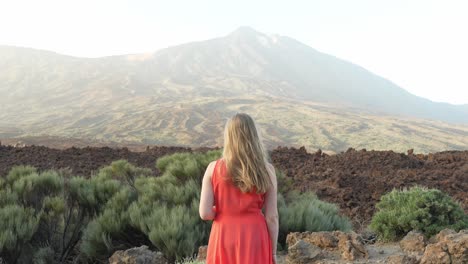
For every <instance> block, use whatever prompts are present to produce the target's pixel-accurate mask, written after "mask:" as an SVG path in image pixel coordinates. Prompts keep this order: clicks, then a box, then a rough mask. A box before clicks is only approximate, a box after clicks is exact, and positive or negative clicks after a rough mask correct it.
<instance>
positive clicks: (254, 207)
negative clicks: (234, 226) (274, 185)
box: [211, 159, 265, 215]
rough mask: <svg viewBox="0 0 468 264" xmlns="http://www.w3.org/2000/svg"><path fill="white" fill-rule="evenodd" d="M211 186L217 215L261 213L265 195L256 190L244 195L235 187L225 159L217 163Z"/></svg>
mask: <svg viewBox="0 0 468 264" xmlns="http://www.w3.org/2000/svg"><path fill="white" fill-rule="evenodd" d="M211 185H212V186H213V193H214V198H215V205H216V214H217V215H221V214H226V215H243V214H252V213H256V214H260V213H261V210H262V207H263V203H264V201H265V194H257V193H256V192H255V190H254V191H253V192H250V193H242V192H241V190H240V189H239V188H237V187H236V186H234V184H233V183H232V180H231V177H229V175H227V170H226V164H225V162H224V160H223V159H218V160H217V161H216V166H215V169H214V172H213V175H212V176H211Z"/></svg>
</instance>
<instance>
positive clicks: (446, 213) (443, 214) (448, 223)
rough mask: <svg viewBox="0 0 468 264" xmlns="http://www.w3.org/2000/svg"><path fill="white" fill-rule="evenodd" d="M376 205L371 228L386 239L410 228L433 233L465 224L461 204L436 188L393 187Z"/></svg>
mask: <svg viewBox="0 0 468 264" xmlns="http://www.w3.org/2000/svg"><path fill="white" fill-rule="evenodd" d="M376 207H377V213H375V215H374V216H373V217H372V222H371V225H370V227H371V229H373V230H374V231H375V232H376V233H377V234H378V235H379V237H380V239H382V240H385V241H393V240H396V239H399V238H402V237H403V236H405V235H406V234H407V233H408V232H410V231H411V230H419V231H421V232H423V233H424V234H425V235H426V236H432V235H435V234H437V233H438V232H440V231H441V230H442V229H444V228H451V229H454V230H460V229H463V228H467V227H468V216H467V215H466V214H465V213H464V212H463V209H462V208H461V206H460V205H459V204H458V203H456V202H454V201H453V200H452V198H451V197H450V196H448V195H446V194H444V193H442V192H441V191H439V190H436V189H426V188H423V187H413V188H411V189H409V190H407V189H406V190H402V191H398V190H393V191H392V192H390V193H388V194H385V195H383V196H382V198H381V201H380V202H379V203H378V204H377V205H376Z"/></svg>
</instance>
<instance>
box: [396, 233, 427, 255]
mask: <svg viewBox="0 0 468 264" xmlns="http://www.w3.org/2000/svg"><path fill="white" fill-rule="evenodd" d="M426 245H427V240H426V237H425V236H424V234H422V233H421V232H418V231H411V232H409V233H408V234H407V235H406V236H405V237H404V238H403V239H402V240H401V241H400V248H401V249H402V250H403V252H405V253H407V254H416V255H422V254H423V253H424V249H425V248H426Z"/></svg>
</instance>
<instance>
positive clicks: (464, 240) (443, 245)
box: [421, 229, 468, 264]
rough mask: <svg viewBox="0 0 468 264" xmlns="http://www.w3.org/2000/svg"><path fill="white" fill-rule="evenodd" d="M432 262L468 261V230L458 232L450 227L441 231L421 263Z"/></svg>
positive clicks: (458, 262) (455, 262)
mask: <svg viewBox="0 0 468 264" xmlns="http://www.w3.org/2000/svg"><path fill="white" fill-rule="evenodd" d="M430 263H442V264H443V263H452V264H463V263H468V230H462V231H460V232H458V233H456V232H455V231H453V230H450V229H444V230H442V231H440V232H439V234H437V235H436V237H435V243H433V244H429V245H428V246H427V247H426V250H425V252H424V255H423V257H422V259H421V264H430Z"/></svg>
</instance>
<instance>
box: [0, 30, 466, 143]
mask: <svg viewBox="0 0 468 264" xmlns="http://www.w3.org/2000/svg"><path fill="white" fill-rule="evenodd" d="M0 93H1V94H2V96H1V97H0V137H2V135H3V137H6V136H38V135H45V134H46V135H56V136H70V137H87V138H92V139H100V140H115V141H121V140H125V141H135V142H143V143H148V144H150V143H151V144H175V145H189V146H213V145H219V144H221V143H222V129H223V125H224V122H225V120H226V118H227V117H229V116H231V115H232V114H233V113H235V112H238V111H246V112H249V113H251V114H252V115H253V116H254V117H255V118H256V119H257V121H258V122H259V124H260V125H261V127H262V129H263V132H264V136H265V139H266V141H267V142H268V144H269V145H276V144H287V145H306V146H308V147H310V148H322V149H324V150H329V151H340V150H343V149H346V148H347V147H358V146H362V147H366V148H376V149H382V148H387V149H388V148H391V149H394V150H400V149H402V150H406V149H405V148H411V147H414V148H415V150H420V151H424V152H427V151H437V150H444V149H466V148H467V147H468V139H467V138H468V128H467V126H466V124H468V109H467V107H466V106H455V105H450V104H445V103H435V102H431V101H429V100H427V99H424V98H421V97H417V96H414V95H412V94H410V93H408V92H407V91H405V90H404V89H402V88H400V87H398V86H396V85H395V84H393V83H391V82H390V81H388V80H385V79H383V78H381V77H379V76H377V75H375V74H373V73H371V72H369V71H367V70H365V69H363V68H362V67H359V66H357V65H354V64H351V63H349V62H346V61H343V60H340V59H338V58H335V57H333V56H330V55H327V54H324V53H320V52H318V51H316V50H314V49H312V48H310V47H308V46H306V45H304V44H302V43H300V42H298V41H296V40H294V39H291V38H288V37H283V36H269V35H265V34H262V33H260V32H257V31H255V30H253V29H251V28H248V27H242V28H239V29H238V30H236V31H234V32H232V33H231V34H229V35H227V36H225V37H221V38H216V39H211V40H207V41H200V42H193V43H188V44H183V45H179V46H174V47H170V48H167V49H163V50H160V51H157V52H154V53H148V54H131V55H122V56H111V57H103V58H94V59H90V58H76V57H71V56H65V55H60V54H57V53H53V52H49V51H42V50H34V49H27V48H18V47H11V46H0ZM421 118H423V119H421ZM430 119H432V120H430ZM446 122H451V123H446ZM2 128H4V129H3V130H2ZM12 131H15V133H13V132H12Z"/></svg>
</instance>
